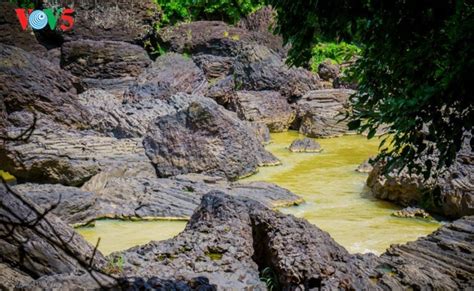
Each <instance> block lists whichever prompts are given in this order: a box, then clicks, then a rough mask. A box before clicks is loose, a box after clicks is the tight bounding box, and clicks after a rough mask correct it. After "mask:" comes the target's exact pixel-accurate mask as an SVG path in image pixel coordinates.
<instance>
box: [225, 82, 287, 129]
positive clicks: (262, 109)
mask: <svg viewBox="0 0 474 291" xmlns="http://www.w3.org/2000/svg"><path fill="white" fill-rule="evenodd" d="M227 108H228V109H230V110H232V111H235V112H237V115H238V116H239V117H240V118H241V119H244V120H248V121H256V122H261V123H264V124H266V125H267V127H268V129H269V130H270V132H282V131H286V130H288V128H289V127H290V125H291V123H292V122H293V120H294V119H295V117H296V113H295V112H294V111H293V110H292V109H291V107H290V104H289V103H288V101H287V100H286V98H285V97H283V96H281V95H280V93H278V92H275V91H238V92H236V93H235V94H234V97H233V98H232V99H231V101H230V104H229V105H228V107H227Z"/></svg>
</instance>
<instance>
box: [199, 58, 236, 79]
mask: <svg viewBox="0 0 474 291" xmlns="http://www.w3.org/2000/svg"><path fill="white" fill-rule="evenodd" d="M193 61H194V62H195V63H196V64H197V65H198V66H199V68H201V70H203V72H204V74H205V75H206V78H207V80H208V81H213V80H219V79H222V78H225V77H226V76H228V75H231V74H232V71H233V65H234V58H232V57H222V56H215V55H197V56H193Z"/></svg>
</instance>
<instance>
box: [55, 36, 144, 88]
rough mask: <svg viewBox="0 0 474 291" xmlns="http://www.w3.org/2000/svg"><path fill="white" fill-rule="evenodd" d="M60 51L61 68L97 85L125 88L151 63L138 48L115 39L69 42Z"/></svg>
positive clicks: (100, 86) (141, 49)
mask: <svg viewBox="0 0 474 291" xmlns="http://www.w3.org/2000/svg"><path fill="white" fill-rule="evenodd" d="M61 53H62V54H61V67H62V68H63V69H65V70H67V71H69V72H71V73H72V74H73V75H75V76H78V77H81V78H82V79H83V80H84V82H86V83H87V84H88V85H89V86H93V87H99V88H109V87H113V88H114V89H115V87H120V86H121V87H126V85H127V84H129V83H131V81H133V80H134V77H137V76H138V75H139V74H141V73H142V72H143V71H144V70H145V69H146V67H148V66H149V65H150V64H151V62H152V61H151V60H150V58H149V57H148V54H147V53H146V51H145V50H144V49H143V48H142V47H140V46H137V45H133V44H129V43H125V42H117V41H92V40H77V41H71V42H67V43H65V44H63V46H62V48H61Z"/></svg>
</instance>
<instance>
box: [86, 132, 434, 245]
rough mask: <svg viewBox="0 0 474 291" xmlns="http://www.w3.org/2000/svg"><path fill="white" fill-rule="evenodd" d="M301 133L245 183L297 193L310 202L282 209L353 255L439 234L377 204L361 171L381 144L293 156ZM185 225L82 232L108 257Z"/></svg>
mask: <svg viewBox="0 0 474 291" xmlns="http://www.w3.org/2000/svg"><path fill="white" fill-rule="evenodd" d="M302 137H303V136H300V135H299V134H298V133H297V132H292V131H290V132H285V133H275V134H272V143H271V144H269V145H268V146H267V147H266V148H267V149H268V150H269V151H270V152H272V153H273V154H274V155H275V156H276V157H278V158H279V159H280V160H281V162H282V165H281V166H277V167H264V168H260V171H259V173H257V174H256V175H253V176H251V177H249V178H246V179H244V180H243V181H266V182H272V183H275V184H277V185H279V186H281V187H284V188H286V189H289V190H291V191H292V192H294V193H295V194H297V195H299V196H301V197H302V198H304V199H305V201H306V203H304V204H302V205H300V206H294V207H289V208H283V209H280V211H282V212H284V213H288V214H293V215H295V216H297V217H303V218H305V219H307V220H308V221H309V222H311V223H313V224H315V225H317V226H318V227H319V228H321V229H323V230H325V231H327V232H329V233H330V234H331V236H332V237H333V238H334V239H335V240H336V241H337V242H338V243H340V244H341V245H343V246H344V247H346V248H347V249H348V250H349V251H350V252H352V253H357V252H360V253H365V252H373V253H376V254H380V253H382V252H383V251H385V250H386V249H387V248H388V247H389V246H390V245H391V244H394V243H405V242H408V241H413V240H416V239H417V238H418V237H420V236H425V235H427V234H430V233H431V232H433V231H434V230H436V229H437V228H438V227H439V226H440V225H441V224H440V223H439V222H437V221H427V220H422V219H406V218H397V217H394V216H391V214H392V213H393V212H394V211H396V210H399V209H401V208H400V207H398V206H396V205H394V204H391V203H388V202H383V201H379V200H376V199H374V198H372V197H371V196H370V192H369V190H368V189H367V188H366V187H365V181H366V179H367V174H363V173H358V172H356V171H355V169H356V168H357V166H358V165H359V164H360V163H361V162H363V161H364V160H366V159H367V158H368V157H370V156H372V155H374V154H375V153H377V149H378V140H376V139H374V140H371V141H368V140H367V139H366V138H365V137H362V136H357V135H348V136H343V137H339V138H331V139H318V140H317V141H318V142H319V143H320V144H321V147H322V148H323V151H322V152H321V153H291V152H290V151H288V149H287V147H288V146H289V145H290V144H291V142H292V141H293V140H294V139H296V138H302ZM185 225H186V222H183V221H143V222H131V221H117V220H99V221H97V222H96V226H95V227H86V228H78V229H77V231H78V232H79V233H80V234H81V235H83V236H84V237H85V238H86V239H87V240H88V241H89V242H91V243H92V244H95V243H96V242H97V239H98V238H99V237H100V238H101V243H100V246H99V249H100V250H101V251H102V252H103V253H104V254H109V253H111V252H113V251H118V250H124V249H127V248H130V247H132V246H135V245H140V244H145V243H147V242H149V241H151V240H164V239H169V238H172V237H173V236H175V235H176V234H178V233H179V232H181V231H182V230H183V229H184V227H185Z"/></svg>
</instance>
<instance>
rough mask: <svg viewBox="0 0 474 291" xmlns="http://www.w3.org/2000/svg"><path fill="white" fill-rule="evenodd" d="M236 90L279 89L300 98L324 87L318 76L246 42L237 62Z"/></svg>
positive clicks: (287, 94) (271, 52) (290, 95)
mask: <svg viewBox="0 0 474 291" xmlns="http://www.w3.org/2000/svg"><path fill="white" fill-rule="evenodd" d="M234 78H235V88H236V90H248V91H262V90H270V91H278V92H280V93H281V94H282V95H283V96H284V97H286V98H298V97H301V96H303V95H304V94H305V93H306V92H308V91H311V90H316V89H321V84H320V82H319V80H318V77H317V76H316V75H314V74H312V73H311V72H310V71H307V70H305V69H302V68H289V67H288V66H287V65H286V64H285V63H284V61H283V59H282V58H281V56H279V55H278V54H277V53H275V52H273V51H272V50H270V49H269V48H267V47H265V46H261V45H246V46H244V47H243V48H242V50H241V51H240V53H239V55H238V56H237V58H236V62H235V64H234Z"/></svg>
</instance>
